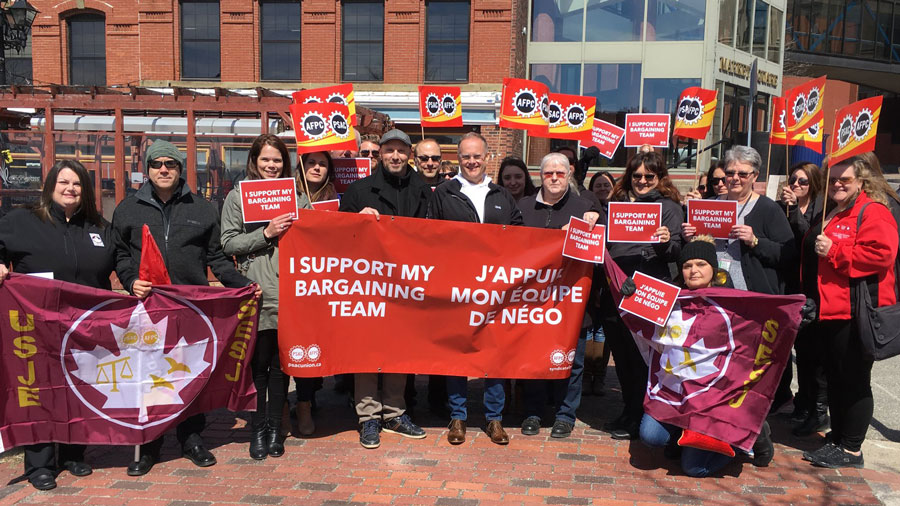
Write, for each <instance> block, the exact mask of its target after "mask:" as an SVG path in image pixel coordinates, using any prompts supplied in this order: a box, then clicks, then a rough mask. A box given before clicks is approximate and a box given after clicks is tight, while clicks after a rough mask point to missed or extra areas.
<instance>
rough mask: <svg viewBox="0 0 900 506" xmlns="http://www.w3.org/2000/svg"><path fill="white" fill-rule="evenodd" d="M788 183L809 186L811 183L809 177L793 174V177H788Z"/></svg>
mask: <svg viewBox="0 0 900 506" xmlns="http://www.w3.org/2000/svg"><path fill="white" fill-rule="evenodd" d="M788 184H789V185H794V184H799V185H800V186H807V185H809V179H808V178H805V177H797V176H791V178H790V179H788Z"/></svg>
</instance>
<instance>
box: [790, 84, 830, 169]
mask: <svg viewBox="0 0 900 506" xmlns="http://www.w3.org/2000/svg"><path fill="white" fill-rule="evenodd" d="M825 81H826V78H825V76H822V77H819V78H817V79H813V80H811V81H807V82H805V83H803V84H801V85H800V86H795V87H793V88H791V89H790V90H788V92H787V94H786V95H785V108H786V110H787V137H788V143H789V144H791V145H795V144H796V145H800V146H806V147H808V148H810V149H814V150H816V151H818V152H819V153H821V152H822V129H823V128H824V126H825V112H824V111H823V109H822V105H823V103H824V100H825Z"/></svg>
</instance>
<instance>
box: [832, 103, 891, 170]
mask: <svg viewBox="0 0 900 506" xmlns="http://www.w3.org/2000/svg"><path fill="white" fill-rule="evenodd" d="M883 98H884V97H882V96H881V95H879V96H877V97H872V98H867V99H865V100H860V101H859V102H854V103H852V104H850V105H848V106H846V107H842V108H841V109H839V110H838V111H837V112H836V113H835V115H834V130H832V132H834V133H833V134H832V135H831V150H830V151H831V156H830V157H829V161H828V163H829V165H832V166H833V165H834V164H836V163H838V162H840V161H841V160H846V159H847V158H850V157H851V156H855V155H858V154H860V153H865V152H867V151H874V150H875V135H876V134H877V133H878V120H879V119H880V118H881V102H882V100H883Z"/></svg>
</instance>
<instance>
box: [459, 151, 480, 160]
mask: <svg viewBox="0 0 900 506" xmlns="http://www.w3.org/2000/svg"><path fill="white" fill-rule="evenodd" d="M483 158H484V155H482V154H480V153H479V154H475V155H459V159H460V160H466V161H468V160H475V161H478V160H481V159H483Z"/></svg>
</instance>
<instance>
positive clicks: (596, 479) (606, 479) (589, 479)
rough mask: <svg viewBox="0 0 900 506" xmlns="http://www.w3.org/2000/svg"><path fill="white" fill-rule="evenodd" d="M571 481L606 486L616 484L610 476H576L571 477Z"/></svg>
mask: <svg viewBox="0 0 900 506" xmlns="http://www.w3.org/2000/svg"><path fill="white" fill-rule="evenodd" d="M572 481H574V482H576V483H606V484H608V485H612V484H613V483H615V482H616V480H615V478H612V477H610V476H585V475H576V476H573V477H572Z"/></svg>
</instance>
